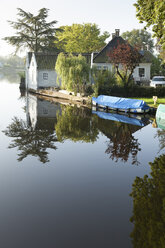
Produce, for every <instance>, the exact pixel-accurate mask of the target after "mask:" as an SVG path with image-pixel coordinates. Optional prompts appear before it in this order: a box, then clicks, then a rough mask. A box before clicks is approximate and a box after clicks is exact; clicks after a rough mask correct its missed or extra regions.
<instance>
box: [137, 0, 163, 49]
mask: <svg viewBox="0 0 165 248" xmlns="http://www.w3.org/2000/svg"><path fill="white" fill-rule="evenodd" d="M134 6H135V7H136V13H137V14H136V16H137V18H138V19H139V21H140V23H143V22H145V23H146V27H150V26H152V31H153V32H154V37H157V38H158V39H160V44H162V46H163V49H165V4H164V0H137V3H135V4H134Z"/></svg>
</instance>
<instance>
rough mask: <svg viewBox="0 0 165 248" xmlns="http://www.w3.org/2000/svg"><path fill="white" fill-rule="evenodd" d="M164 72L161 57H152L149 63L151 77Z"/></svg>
mask: <svg viewBox="0 0 165 248" xmlns="http://www.w3.org/2000/svg"><path fill="white" fill-rule="evenodd" d="M164 74H165V68H163V65H162V59H161V58H159V57H153V59H152V64H151V77H154V76H157V75H164Z"/></svg>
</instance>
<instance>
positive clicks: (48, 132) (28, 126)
mask: <svg viewBox="0 0 165 248" xmlns="http://www.w3.org/2000/svg"><path fill="white" fill-rule="evenodd" d="M25 109H26V116H27V121H26V122H25V121H23V120H21V119H18V118H17V117H15V118H14V119H13V121H12V123H11V124H10V125H9V126H8V127H7V129H6V130H5V131H4V133H5V134H6V135H7V136H9V137H13V138H14V139H13V141H12V143H11V144H10V145H9V148H14V147H17V149H18V150H19V151H21V153H19V154H18V157H19V158H18V160H19V161H22V160H23V159H24V158H25V157H27V156H28V155H33V156H37V157H39V159H40V161H41V162H43V163H46V162H48V161H49V159H48V152H47V149H48V148H51V149H54V150H55V149H56V146H55V145H54V142H56V141H59V142H63V141H64V140H66V139H70V140H72V141H74V142H77V141H83V142H92V143H93V142H95V141H96V140H97V138H98V134H99V132H102V133H103V134H104V135H105V136H106V137H107V138H108V139H109V142H108V147H107V149H106V151H105V153H107V154H109V155H110V158H111V159H113V160H115V161H116V162H117V161H118V159H121V160H122V161H124V162H126V161H127V160H128V158H129V155H132V164H136V165H137V164H138V160H137V154H138V152H139V151H140V150H141V149H140V144H139V142H138V140H137V139H135V138H134V136H133V134H134V133H135V132H136V131H137V130H139V129H140V128H142V127H141V126H135V125H131V124H127V123H122V122H116V121H112V120H106V119H102V118H100V117H99V116H97V115H96V114H92V113H91V110H90V109H88V108H83V107H81V108H79V107H78V106H77V105H74V106H71V105H62V104H59V103H52V102H49V101H46V100H43V99H39V98H37V96H35V95H32V94H28V96H27V98H26V108H25ZM111 115H113V114H111ZM146 123H147V122H146ZM146 123H145V124H146ZM145 124H144V125H145Z"/></svg>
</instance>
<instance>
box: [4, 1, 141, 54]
mask: <svg viewBox="0 0 165 248" xmlns="http://www.w3.org/2000/svg"><path fill="white" fill-rule="evenodd" d="M134 2H136V0H100V1H99V0H95V1H93V0H59V1H57V0H47V1H45V0H28V1H23V0H4V1H3V3H1V6H0V16H1V18H0V55H6V54H10V53H12V52H13V51H14V49H13V48H12V47H11V46H9V45H7V44H6V42H5V41H2V40H1V39H2V38H3V37H5V36H10V35H13V34H14V30H13V29H12V28H11V27H10V25H9V23H8V22H7V20H12V21H16V19H17V8H22V9H23V10H25V11H29V12H31V13H33V14H37V11H38V10H39V9H41V8H43V7H44V8H48V9H49V10H50V11H49V18H48V21H52V20H57V21H58V23H57V25H56V27H59V26H61V25H71V24H72V23H96V24H97V25H98V27H99V28H100V30H101V32H103V31H108V32H109V33H113V32H114V30H115V28H119V29H120V30H121V33H122V32H125V31H127V30H129V31H130V30H132V29H134V28H138V29H140V28H143V25H142V24H139V22H138V20H137V19H136V9H135V7H134V6H133V3H134Z"/></svg>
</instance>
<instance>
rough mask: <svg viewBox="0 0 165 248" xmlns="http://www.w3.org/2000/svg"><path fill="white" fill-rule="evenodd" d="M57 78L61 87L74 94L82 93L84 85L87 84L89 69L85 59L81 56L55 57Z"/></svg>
mask: <svg viewBox="0 0 165 248" xmlns="http://www.w3.org/2000/svg"><path fill="white" fill-rule="evenodd" d="M55 69H56V71H57V74H58V76H59V77H60V78H61V83H62V87H63V88H64V89H66V90H71V91H74V92H75V93H77V92H80V93H83V92H84V90H85V85H86V83H87V82H89V71H90V67H89V65H88V64H87V61H86V58H85V57H83V56H82V55H79V56H73V55H72V54H70V55H67V56H65V55H64V54H63V53H60V54H59V55H58V57H57V62H56V67H55Z"/></svg>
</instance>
